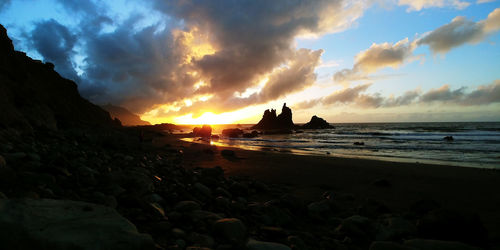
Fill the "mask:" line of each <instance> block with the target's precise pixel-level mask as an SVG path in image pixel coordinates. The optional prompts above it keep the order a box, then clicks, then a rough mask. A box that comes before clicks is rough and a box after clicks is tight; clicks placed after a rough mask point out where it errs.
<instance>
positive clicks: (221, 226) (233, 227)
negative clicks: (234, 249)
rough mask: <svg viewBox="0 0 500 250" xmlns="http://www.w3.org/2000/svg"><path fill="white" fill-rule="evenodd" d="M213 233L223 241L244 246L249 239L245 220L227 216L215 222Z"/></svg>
mask: <svg viewBox="0 0 500 250" xmlns="http://www.w3.org/2000/svg"><path fill="white" fill-rule="evenodd" d="M213 233H214V235H215V236H216V237H217V238H218V239H219V241H221V242H227V243H230V244H232V245H233V246H240V247H241V246H244V245H245V243H246V241H247V229H246V227H245V225H244V224H243V222H241V221H240V220H239V219H236V218H225V219H220V220H218V221H216V222H215V224H214V226H213Z"/></svg>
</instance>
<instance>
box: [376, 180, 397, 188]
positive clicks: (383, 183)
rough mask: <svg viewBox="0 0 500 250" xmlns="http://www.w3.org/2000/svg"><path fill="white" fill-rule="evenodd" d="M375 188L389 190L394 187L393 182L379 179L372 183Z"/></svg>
mask: <svg viewBox="0 0 500 250" xmlns="http://www.w3.org/2000/svg"><path fill="white" fill-rule="evenodd" d="M372 185H373V186H375V187H381V188H389V187H391V186H392V184H391V182H390V181H388V180H386V179H377V180H374V181H373V182H372Z"/></svg>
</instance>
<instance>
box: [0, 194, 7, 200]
mask: <svg viewBox="0 0 500 250" xmlns="http://www.w3.org/2000/svg"><path fill="white" fill-rule="evenodd" d="M4 199H8V198H7V195H5V194H4V193H2V192H0V200H4Z"/></svg>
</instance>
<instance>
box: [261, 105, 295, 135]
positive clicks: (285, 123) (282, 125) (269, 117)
mask: <svg viewBox="0 0 500 250" xmlns="http://www.w3.org/2000/svg"><path fill="white" fill-rule="evenodd" d="M294 127H295V125H294V124H293V121H292V110H291V109H290V108H288V107H287V106H286V103H285V104H283V108H282V110H281V114H280V115H278V116H276V110H274V109H271V110H269V109H268V110H266V111H264V115H263V116H262V119H261V120H260V121H259V123H257V125H255V126H253V129H263V130H270V129H292V128H294Z"/></svg>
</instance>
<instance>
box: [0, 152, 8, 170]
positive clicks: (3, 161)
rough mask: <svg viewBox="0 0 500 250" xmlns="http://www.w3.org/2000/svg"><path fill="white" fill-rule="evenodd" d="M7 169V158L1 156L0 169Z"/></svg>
mask: <svg viewBox="0 0 500 250" xmlns="http://www.w3.org/2000/svg"><path fill="white" fill-rule="evenodd" d="M6 167H7V162H6V161H5V158H3V156H1V155H0V169H2V168H6Z"/></svg>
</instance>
